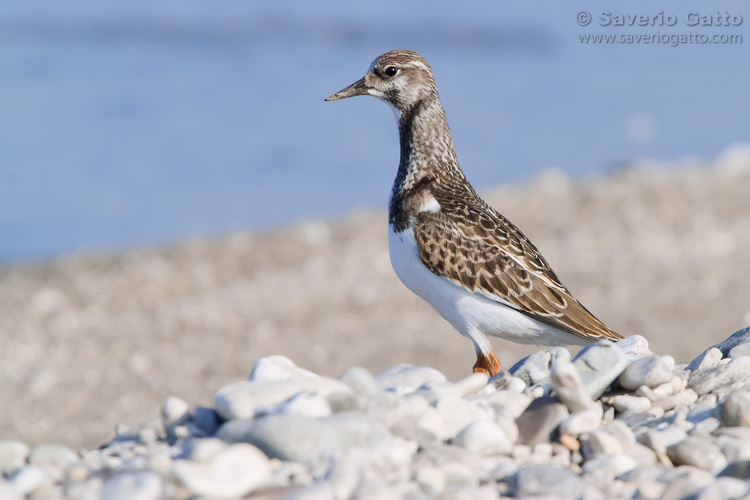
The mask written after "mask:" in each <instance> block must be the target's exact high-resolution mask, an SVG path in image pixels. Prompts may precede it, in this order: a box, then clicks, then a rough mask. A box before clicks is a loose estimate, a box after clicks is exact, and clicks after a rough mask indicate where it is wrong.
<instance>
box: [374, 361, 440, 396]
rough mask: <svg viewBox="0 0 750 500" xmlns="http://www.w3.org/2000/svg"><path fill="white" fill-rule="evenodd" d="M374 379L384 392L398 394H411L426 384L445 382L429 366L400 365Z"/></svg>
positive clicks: (437, 372) (438, 373)
mask: <svg viewBox="0 0 750 500" xmlns="http://www.w3.org/2000/svg"><path fill="white" fill-rule="evenodd" d="M375 379H376V380H377V381H378V384H380V387H381V388H382V389H384V390H389V391H394V392H397V393H400V394H403V393H407V392H413V391H415V390H416V389H417V388H418V387H419V386H421V385H422V384H424V383H426V382H445V380H446V378H445V375H443V374H442V373H440V372H439V371H438V370H436V369H434V368H430V367H429V366H415V365H410V364H406V363H402V364H399V365H396V366H394V367H393V368H389V369H388V370H386V371H384V372H381V373H378V374H377V375H376V376H375Z"/></svg>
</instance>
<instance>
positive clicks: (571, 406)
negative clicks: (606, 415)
mask: <svg viewBox="0 0 750 500" xmlns="http://www.w3.org/2000/svg"><path fill="white" fill-rule="evenodd" d="M566 352H567V351H566ZM550 382H551V385H552V389H553V390H554V391H555V394H556V395H557V398H558V399H559V400H560V402H561V403H562V404H564V405H565V407H566V408H567V409H568V411H569V412H570V413H575V412H580V411H583V410H588V409H591V408H593V407H594V406H597V407H599V405H595V404H594V401H593V400H592V399H591V397H590V396H589V395H588V392H586V388H585V387H584V385H583V381H582V380H581V374H580V373H579V372H578V370H577V369H576V367H575V366H574V365H573V363H571V362H570V361H567V360H558V361H557V362H556V363H555V364H554V365H553V367H552V370H551V371H550ZM599 408H600V409H601V407H599ZM599 419H600V420H601V415H600V417H599Z"/></svg>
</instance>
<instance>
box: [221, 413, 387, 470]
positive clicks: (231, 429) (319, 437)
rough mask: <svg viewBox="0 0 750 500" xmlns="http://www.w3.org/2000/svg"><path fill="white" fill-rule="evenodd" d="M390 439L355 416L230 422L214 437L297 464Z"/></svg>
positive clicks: (372, 423) (379, 427) (371, 422)
mask: <svg viewBox="0 0 750 500" xmlns="http://www.w3.org/2000/svg"><path fill="white" fill-rule="evenodd" d="M389 436H390V433H389V432H388V429H386V428H385V427H384V426H383V425H382V424H381V423H379V422H377V421H376V420H374V419H372V418H370V417H367V416H365V415H360V414H356V413H350V414H347V413H336V414H333V415H331V416H330V417H327V418H307V417H299V416H295V415H283V414H278V415H269V416H267V417H263V418H258V419H255V420H232V421H229V422H226V423H225V424H224V425H222V426H221V427H220V428H219V430H218V431H217V432H216V437H218V438H219V439H223V440H224V441H227V442H229V443H237V442H246V443H250V444H253V445H255V446H257V447H258V448H260V449H261V450H262V451H263V452H264V453H265V454H266V455H268V456H269V457H271V458H278V459H280V460H292V461H298V462H299V461H305V460H313V459H316V458H318V457H320V456H327V455H333V454H335V453H339V452H341V451H343V450H345V449H347V448H349V447H351V446H374V445H375V444H377V443H379V442H380V441H383V440H385V439H386V438H388V437H389Z"/></svg>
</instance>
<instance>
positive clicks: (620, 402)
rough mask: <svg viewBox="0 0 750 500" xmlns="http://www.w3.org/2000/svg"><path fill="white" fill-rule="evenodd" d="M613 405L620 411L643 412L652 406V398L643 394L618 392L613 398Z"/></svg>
mask: <svg viewBox="0 0 750 500" xmlns="http://www.w3.org/2000/svg"><path fill="white" fill-rule="evenodd" d="M612 406H614V408H615V410H616V411H617V412H618V413H623V412H626V411H628V412H631V413H643V412H645V411H647V410H648V409H649V408H651V400H650V399H649V398H646V397H643V396H632V395H630V394H618V395H617V396H615V397H614V398H612Z"/></svg>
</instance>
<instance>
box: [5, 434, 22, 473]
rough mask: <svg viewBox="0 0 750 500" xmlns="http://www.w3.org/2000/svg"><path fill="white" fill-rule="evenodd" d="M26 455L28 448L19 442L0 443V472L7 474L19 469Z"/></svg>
mask: <svg viewBox="0 0 750 500" xmlns="http://www.w3.org/2000/svg"><path fill="white" fill-rule="evenodd" d="M28 455H29V447H28V445H26V444H24V443H22V442H21V441H0V472H5V473H6V474H8V473H10V472H12V471H15V470H17V469H20V468H21V467H23V466H24V465H25V464H26V457H27V456H28Z"/></svg>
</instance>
